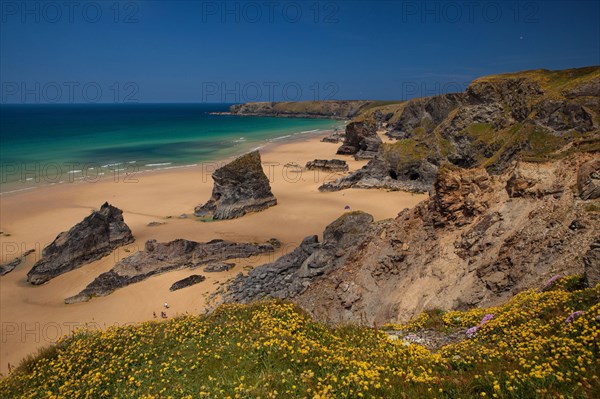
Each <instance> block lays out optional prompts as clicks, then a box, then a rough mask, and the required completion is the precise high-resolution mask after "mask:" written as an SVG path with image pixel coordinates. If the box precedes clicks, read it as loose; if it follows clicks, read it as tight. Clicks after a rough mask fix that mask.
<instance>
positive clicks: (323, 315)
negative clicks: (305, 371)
mask: <svg viewBox="0 0 600 399" xmlns="http://www.w3.org/2000/svg"><path fill="white" fill-rule="evenodd" d="M599 172H600V169H599V165H598V162H597V157H596V156H595V155H593V154H576V155H573V156H571V157H569V158H564V159H561V160H555V161H548V162H544V163H540V162H536V163H532V162H518V163H515V164H513V165H511V166H510V167H509V168H506V169H505V170H504V172H502V173H501V174H497V175H490V174H489V173H488V172H487V171H486V170H485V168H481V167H478V168H471V169H464V168H460V167H457V166H454V165H451V164H448V165H446V166H444V167H442V168H440V170H439V171H438V174H437V178H436V180H435V183H434V190H433V193H432V195H431V197H430V198H429V199H428V200H426V201H424V202H422V203H421V204H419V205H418V206H417V207H415V208H414V209H411V210H404V211H402V212H400V214H399V215H398V217H397V218H395V219H393V220H384V221H380V222H372V218H371V217H370V215H367V214H364V213H361V212H355V213H350V214H347V215H345V216H343V217H341V218H340V219H338V220H337V221H335V222H334V223H332V224H331V225H330V226H328V227H327V229H326V230H325V232H324V242H323V243H322V244H320V243H318V242H317V240H316V237H307V238H306V239H305V240H304V242H303V243H302V244H301V245H300V246H299V247H298V248H297V249H296V250H295V251H293V252H291V253H290V254H288V255H286V256H285V257H283V258H280V259H279V260H277V261H276V262H274V263H272V264H268V265H264V266H259V267H257V268H255V269H254V270H253V271H252V272H250V273H249V275H248V276H239V277H238V278H237V279H236V280H235V281H234V282H233V284H231V286H230V287H229V290H228V291H227V293H226V294H225V295H224V296H225V298H227V300H233V301H241V302H246V301H249V300H253V299H258V298H262V297H264V296H271V297H277V298H291V299H292V300H293V301H294V302H296V303H298V304H300V305H301V306H302V307H303V308H304V309H306V310H307V311H309V312H310V313H312V314H313V315H315V316H316V317H317V318H319V319H322V320H326V321H330V322H345V321H352V322H360V323H368V324H372V323H376V324H378V325H381V324H382V323H385V322H390V321H406V320H407V319H409V318H410V317H411V316H412V315H415V314H417V313H419V312H421V311H423V310H426V309H432V308H442V309H463V308H468V307H472V306H483V305H494V304H496V303H499V302H502V301H504V300H506V299H507V298H509V297H511V296H512V295H514V294H515V293H517V292H519V291H522V290H526V289H529V288H532V287H541V286H543V285H544V283H545V281H547V280H548V279H550V278H551V277H553V276H555V275H557V274H558V275H570V274H584V273H585V275H586V276H588V280H589V281H596V280H597V279H598V275H599V273H598V270H599V269H600V264H599V263H598V259H600V256H598V248H599V245H598V244H597V243H598V240H599V239H600V234H599V232H600V214H599V213H598V210H599V209H600V207H599V206H598V202H597V201H598V200H597V199H593V198H590V197H589V196H588V193H589V192H590V191H591V190H592V188H593V187H595V186H594V184H595V180H594V178H591V177H590V176H595V174H597V173H599ZM582 176H583V177H582ZM578 181H580V182H581V181H585V183H584V184H580V185H578V184H577V182H578Z"/></svg>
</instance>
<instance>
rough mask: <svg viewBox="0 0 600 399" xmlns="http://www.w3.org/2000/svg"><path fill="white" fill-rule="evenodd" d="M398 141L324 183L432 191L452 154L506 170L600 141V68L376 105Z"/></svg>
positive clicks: (455, 160) (466, 163) (485, 82)
mask: <svg viewBox="0 0 600 399" xmlns="http://www.w3.org/2000/svg"><path fill="white" fill-rule="evenodd" d="M359 119H361V120H367V121H369V120H370V121H373V122H375V123H377V124H378V125H379V126H380V128H382V129H384V130H385V131H386V134H387V135H388V136H389V137H390V138H393V139H396V140H397V141H396V142H394V143H386V144H384V145H383V146H382V149H381V151H380V152H379V154H378V156H377V157H376V159H374V160H373V161H372V162H371V163H370V164H369V165H367V166H365V168H363V170H360V171H358V172H356V173H355V174H354V175H350V176H348V177H345V178H342V179H340V180H339V181H338V182H335V183H330V184H328V185H327V186H326V187H323V190H326V191H332V190H339V189H344V188H348V187H362V188H365V187H367V188H368V187H385V188H393V189H405V190H417V191H427V190H428V189H429V188H431V186H432V184H433V182H434V179H435V176H436V171H437V169H438V168H439V167H440V165H442V164H443V163H445V162H448V163H450V164H453V165H456V166H460V167H463V168H473V167H484V168H485V169H486V170H487V171H488V172H489V173H491V174H498V173H501V172H502V171H504V170H506V168H507V167H508V166H509V165H510V164H511V162H512V161H514V160H515V159H524V160H531V161H542V160H545V159H551V158H560V157H563V156H566V155H569V154H570V153H571V152H572V151H571V150H572V148H571V149H567V150H566V151H563V152H560V151H559V150H561V149H563V148H564V147H565V146H566V145H572V147H577V150H580V149H583V150H596V151H597V150H599V149H600V138H599V137H600V68H599V67H589V68H580V69H573V70H565V71H545V70H538V71H527V72H521V73H516V74H507V75H497V76H490V77H485V78H481V79H477V80H475V81H474V82H473V83H472V84H471V85H470V86H469V87H468V88H467V90H466V92H465V93H457V94H445V95H440V96H435V97H428V98H419V99H415V100H410V101H407V102H405V103H402V104H395V105H388V106H384V107H372V108H370V109H369V110H367V111H365V112H363V114H362V115H361V116H360V117H359Z"/></svg>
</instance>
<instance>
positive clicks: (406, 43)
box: [0, 0, 600, 103]
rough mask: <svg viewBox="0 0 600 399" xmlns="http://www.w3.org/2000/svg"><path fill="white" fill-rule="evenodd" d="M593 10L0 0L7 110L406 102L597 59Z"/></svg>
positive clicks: (503, 4)
mask: <svg viewBox="0 0 600 399" xmlns="http://www.w3.org/2000/svg"><path fill="white" fill-rule="evenodd" d="M599 3H600V2H598V1H547V0H543V1H476V0H475V1H449V2H446V1H412V0H411V1H400V0H398V1H346V0H344V1H310V0H309V1H278V0H272V1H227V2H224V1H191V0H190V1H118V2H117V1H113V0H106V1H91V2H86V1H68V0H65V1H56V2H54V1H50V2H48V1H28V2H26V3H24V2H21V1H9V0H2V1H1V2H0V5H1V8H0V18H1V19H0V21H1V28H0V47H1V49H0V78H1V79H0V80H1V83H2V98H1V99H0V101H1V102H3V103H9V102H17V103H19V102H41V103H51V102H83V103H86V102H129V101H139V102H244V101H254V100H262V101H281V100H313V99H330V98H337V99H383V100H392V99H406V98H412V97H420V96H425V95H433V94H436V93H441V92H449V91H459V90H462V89H464V87H465V86H466V85H467V84H468V83H469V82H470V81H471V80H473V79H474V78H476V77H478V76H483V75H488V74H494V73H501V72H511V71H518V70H525V69H536V68H546V69H563V68H571V67H580V66H587V65H598V64H600V22H599V21H600V5H599Z"/></svg>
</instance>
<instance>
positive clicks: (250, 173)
mask: <svg viewBox="0 0 600 399" xmlns="http://www.w3.org/2000/svg"><path fill="white" fill-rule="evenodd" d="M212 178H213V180H214V187H213V191H212V196H211V198H210V199H209V200H208V202H207V203H206V204H204V205H202V206H197V207H196V209H195V210H194V213H195V215H196V216H201V217H211V218H213V219H234V218H238V217H241V216H244V215H245V214H247V213H249V212H258V211H262V210H264V209H267V208H269V207H271V206H274V205H276V204H277V199H276V198H275V196H274V195H273V193H272V192H271V186H270V185H269V179H268V178H267V176H266V175H265V173H264V172H263V169H262V165H261V160H260V153H259V152H258V150H257V151H253V152H250V153H248V154H245V155H242V156H241V157H239V158H237V159H235V160H234V161H232V162H230V163H228V164H227V165H225V166H223V167H221V168H219V169H217V170H216V171H215V172H214V173H213V175H212Z"/></svg>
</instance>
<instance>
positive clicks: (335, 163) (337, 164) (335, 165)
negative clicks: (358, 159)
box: [306, 159, 348, 172]
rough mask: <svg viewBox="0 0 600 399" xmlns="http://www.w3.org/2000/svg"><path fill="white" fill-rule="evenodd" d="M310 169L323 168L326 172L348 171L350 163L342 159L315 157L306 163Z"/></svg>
mask: <svg viewBox="0 0 600 399" xmlns="http://www.w3.org/2000/svg"><path fill="white" fill-rule="evenodd" d="M306 169H308V170H322V171H325V172H347V171H348V164H347V163H346V161H343V160H341V159H315V160H314V161H310V162H307V163H306Z"/></svg>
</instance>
